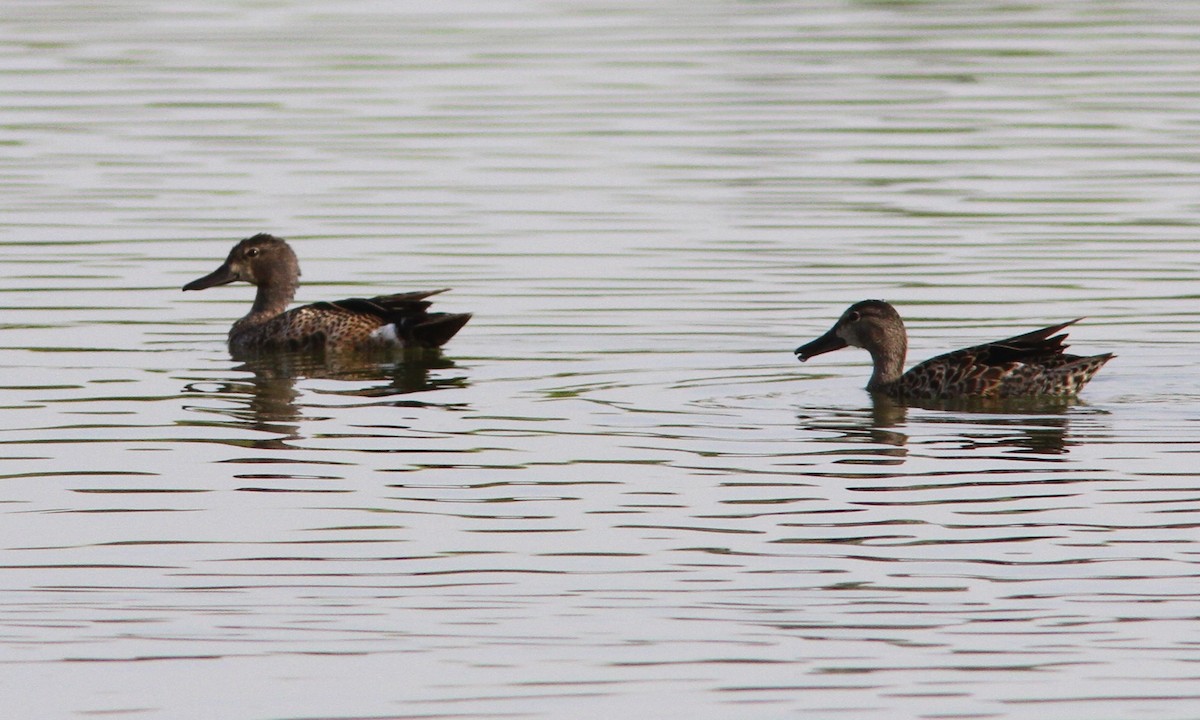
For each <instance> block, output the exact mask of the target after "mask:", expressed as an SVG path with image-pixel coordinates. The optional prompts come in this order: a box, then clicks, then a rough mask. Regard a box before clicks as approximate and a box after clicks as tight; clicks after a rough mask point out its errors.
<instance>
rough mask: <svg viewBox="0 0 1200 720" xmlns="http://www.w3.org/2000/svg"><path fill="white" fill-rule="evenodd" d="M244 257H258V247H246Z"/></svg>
mask: <svg viewBox="0 0 1200 720" xmlns="http://www.w3.org/2000/svg"><path fill="white" fill-rule="evenodd" d="M246 257H258V248H247V249H246Z"/></svg>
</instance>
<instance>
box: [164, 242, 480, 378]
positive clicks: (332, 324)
mask: <svg viewBox="0 0 1200 720" xmlns="http://www.w3.org/2000/svg"><path fill="white" fill-rule="evenodd" d="M239 280H240V281H245V282H248V283H250V284H252V285H256V286H258V293H257V295H256V296H255V298H254V305H253V306H252V307H251V308H250V312H249V313H247V314H246V316H245V317H243V318H241V319H240V320H238V321H236V322H235V323H233V327H232V328H230V330H229V338H228V340H229V351H230V354H231V355H233V356H234V357H235V358H249V357H257V356H261V355H264V354H269V353H277V352H302V351H310V352H320V353H345V352H362V351H373V350H386V349H411V348H440V347H441V346H442V345H444V344H446V342H447V341H449V340H450V338H452V337H454V335H455V334H456V333H457V332H458V331H459V330H461V329H462V327H463V326H464V325H466V324H467V321H468V320H470V319H471V313H444V312H436V313H431V312H428V309H429V306H430V304H431V303H430V301H429V299H428V298H430V297H432V296H434V295H437V294H439V293H443V292H446V290H447V289H448V288H447V289H441V290H427V291H417V292H405V293H397V294H393V295H379V296H376V297H372V298H346V299H344V300H335V301H332V302H318V303H313V304H312V305H304V306H302V307H298V308H295V309H292V310H288V309H287V307H288V305H290V304H291V302H292V299H293V298H294V297H295V295H296V288H297V287H299V284H300V261H299V260H298V259H297V258H296V253H295V252H294V251H293V250H292V248H291V246H290V245H288V243H287V241H285V240H284V239H283V238H279V237H276V236H274V235H271V234H269V233H259V234H257V235H254V236H253V237H249V238H246V239H245V240H242V241H241V242H239V243H237V244H236V245H234V246H233V249H232V250H230V251H229V256H228V257H226V258H225V262H224V263H222V264H221V266H220V267H218V268H217V269H216V270H214V271H212V272H211V273H209V274H208V275H205V276H204V277H202V278H198V279H196V280H193V281H191V282H190V283H188V284H187V285H184V286H183V290H184V291H189V290H204V289H206V288H211V287H215V286H217V285H226V284H229V283H232V282H237V281H239Z"/></svg>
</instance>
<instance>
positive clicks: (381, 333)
mask: <svg viewBox="0 0 1200 720" xmlns="http://www.w3.org/2000/svg"><path fill="white" fill-rule="evenodd" d="M371 339H372V340H374V341H375V342H377V343H380V344H383V345H395V346H396V347H404V342H403V341H402V340H401V339H400V338H399V337H397V335H396V326H395V325H393V324H391V323H388V324H387V325H380V326H379V327H377V328H375V329H374V330H372V331H371Z"/></svg>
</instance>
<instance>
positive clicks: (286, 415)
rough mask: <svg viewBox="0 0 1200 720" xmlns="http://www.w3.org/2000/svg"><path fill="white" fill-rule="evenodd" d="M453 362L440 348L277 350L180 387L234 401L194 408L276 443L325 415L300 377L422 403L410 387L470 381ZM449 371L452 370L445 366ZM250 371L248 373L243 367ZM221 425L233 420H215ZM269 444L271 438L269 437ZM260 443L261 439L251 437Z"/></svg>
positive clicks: (341, 391) (384, 399)
mask: <svg viewBox="0 0 1200 720" xmlns="http://www.w3.org/2000/svg"><path fill="white" fill-rule="evenodd" d="M455 368H456V366H455V364H454V362H453V361H452V360H449V359H447V358H445V357H444V356H443V355H442V354H441V352H440V351H435V350H421V351H413V352H408V353H404V354H388V355H355V356H338V357H331V358H326V357H321V356H313V355H311V354H276V355H272V356H270V357H263V358H256V359H253V360H247V361H245V362H243V363H242V364H241V365H237V366H235V367H232V368H230V377H228V378H225V379H217V380H208V381H204V382H192V383H189V384H188V385H187V386H186V387H185V388H184V392H187V393H199V394H203V395H205V396H207V397H212V398H221V399H222V400H225V401H227V402H232V403H233V405H232V407H230V406H225V407H220V406H215V407H214V406H208V407H203V408H200V407H196V408H194V409H197V410H201V411H205V412H210V413H218V414H220V415H223V416H225V417H226V418H228V419H229V420H231V421H232V424H237V425H240V426H244V427H248V428H250V429H253V430H258V431H262V432H266V433H270V434H273V435H276V436H280V437H279V438H278V439H277V440H276V441H274V442H275V443H276V444H280V443H282V442H283V441H286V440H288V439H295V438H296V437H299V434H298V430H299V427H300V425H301V424H302V423H304V422H308V421H314V420H324V419H327V417H326V416H322V415H318V414H316V413H314V410H317V411H319V410H320V407H321V406H320V405H319V404H312V403H307V404H302V403H301V402H300V401H299V399H300V396H301V390H300V389H299V388H298V387H297V382H298V381H301V380H311V379H318V380H336V381H344V383H345V385H344V387H333V388H330V387H325V388H322V389H321V390H320V391H319V392H320V393H321V394H322V395H325V396H336V397H346V398H351V397H360V398H371V399H373V400H375V401H374V402H371V403H368V404H371V405H380V404H387V405H397V406H404V407H425V406H433V405H437V403H433V402H429V401H421V400H415V399H412V398H405V399H403V400H400V399H395V398H396V397H397V396H407V395H412V394H413V393H419V392H426V391H432V390H439V389H443V388H461V387H466V386H467V385H468V382H467V379H466V377H465V376H464V375H462V374H460V373H455V372H452V371H453V370H454V369H455ZM446 371H451V372H446ZM247 372H248V373H251V375H250V376H249V377H247V376H246V375H245V373H247ZM217 424H220V425H228V424H231V423H229V422H219V423H217ZM267 442H268V444H269V443H270V442H271V441H267ZM254 444H255V445H260V444H261V443H257V442H256V443H254Z"/></svg>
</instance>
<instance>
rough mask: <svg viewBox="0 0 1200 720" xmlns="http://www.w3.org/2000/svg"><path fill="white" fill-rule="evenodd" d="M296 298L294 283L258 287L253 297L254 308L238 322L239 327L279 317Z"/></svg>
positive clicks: (267, 284) (269, 284)
mask: <svg viewBox="0 0 1200 720" xmlns="http://www.w3.org/2000/svg"><path fill="white" fill-rule="evenodd" d="M295 296H296V283H295V282H288V283H281V284H276V283H265V284H263V285H259V286H258V294H257V295H255V296H254V306H253V307H251V308H250V313H249V314H247V315H246V317H244V318H242V319H241V320H239V321H238V324H239V325H245V324H250V325H253V324H255V323H260V322H264V321H266V320H270V319H271V318H273V317H275V316H276V315H279V314H280V313H282V312H283V311H284V310H287V306H288V304H289V303H291V302H292V298H293V297H295Z"/></svg>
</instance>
